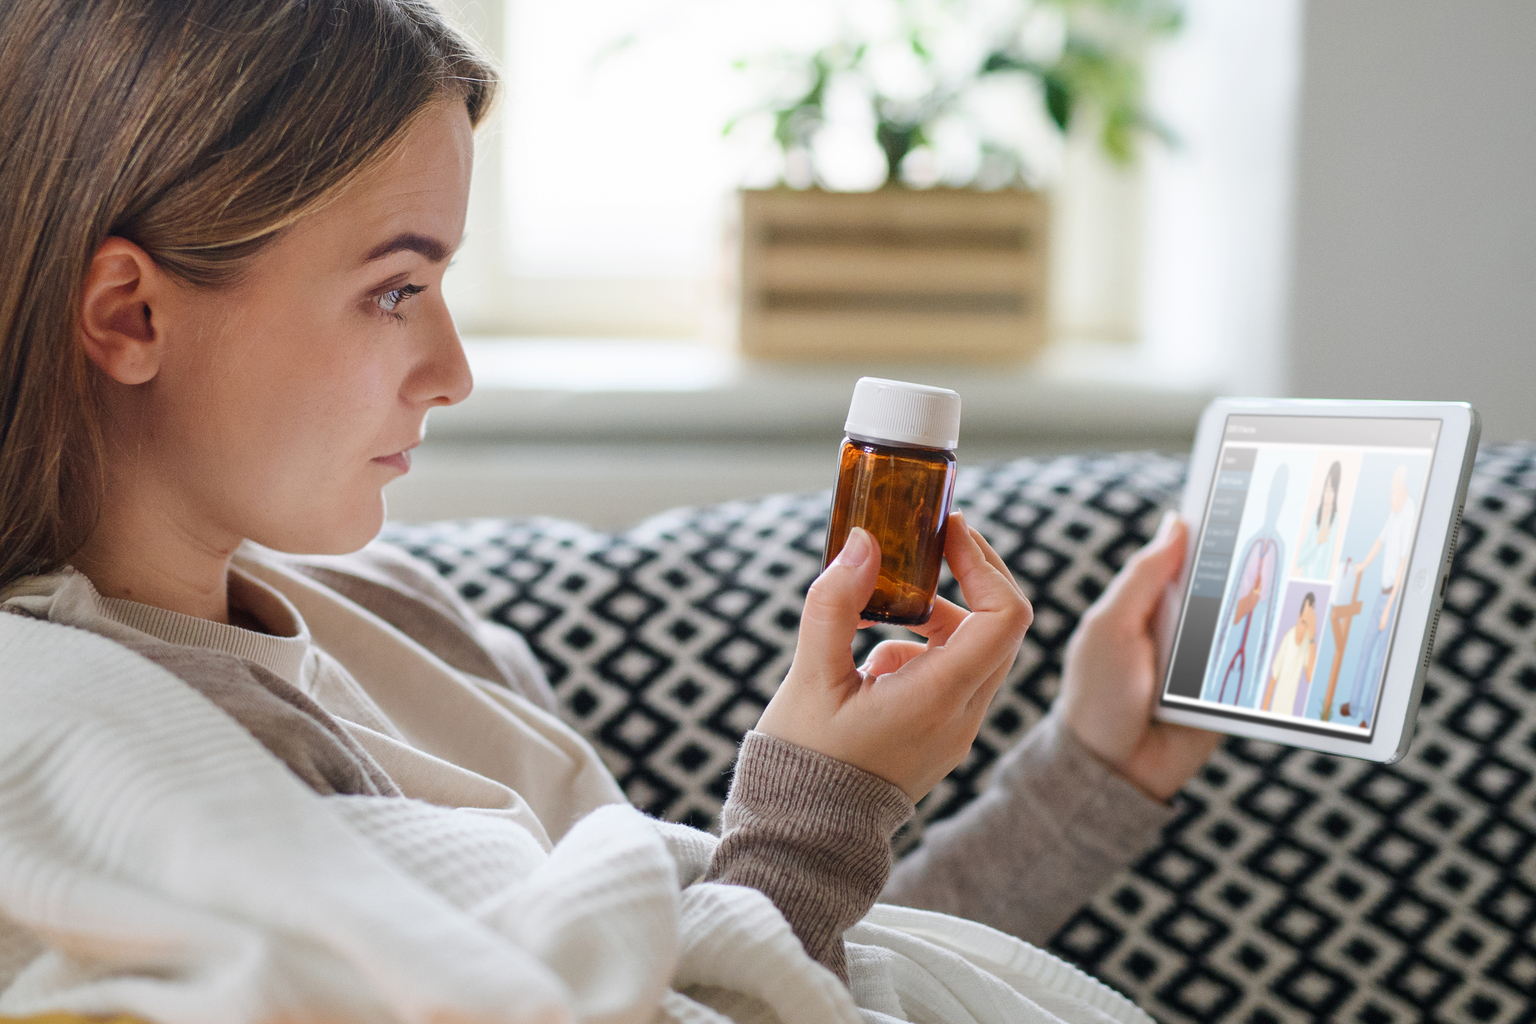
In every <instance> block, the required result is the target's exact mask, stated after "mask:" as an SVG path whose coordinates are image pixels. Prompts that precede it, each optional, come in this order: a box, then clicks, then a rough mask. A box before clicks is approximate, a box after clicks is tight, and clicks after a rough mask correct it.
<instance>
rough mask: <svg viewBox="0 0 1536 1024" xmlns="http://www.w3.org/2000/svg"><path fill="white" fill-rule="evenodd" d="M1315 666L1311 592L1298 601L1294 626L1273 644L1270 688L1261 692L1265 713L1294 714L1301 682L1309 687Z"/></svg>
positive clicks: (1314, 612)
mask: <svg viewBox="0 0 1536 1024" xmlns="http://www.w3.org/2000/svg"><path fill="white" fill-rule="evenodd" d="M1316 664H1317V595H1316V594H1315V593H1313V592H1311V591H1308V592H1307V595H1306V596H1305V597H1303V598H1302V599H1301V610H1300V611H1298V612H1297V613H1296V625H1295V626H1293V627H1292V628H1290V629H1288V630H1286V631H1285V633H1284V634H1283V635H1282V636H1281V637H1280V640H1279V642H1278V643H1277V644H1276V645H1275V663H1274V666H1273V667H1272V668H1271V669H1270V672H1269V685H1268V686H1267V687H1265V690H1264V702H1263V703H1262V704H1261V705H1260V706H1261V707H1262V708H1263V709H1264V710H1265V711H1278V712H1280V713H1281V714H1286V715H1292V714H1295V713H1296V706H1297V705H1298V704H1300V703H1301V701H1299V700H1298V699H1297V695H1298V694H1299V693H1301V692H1303V688H1302V685H1301V684H1302V681H1303V679H1305V681H1306V684H1307V686H1311V685H1312V669H1313V667H1314V666H1315V665H1316Z"/></svg>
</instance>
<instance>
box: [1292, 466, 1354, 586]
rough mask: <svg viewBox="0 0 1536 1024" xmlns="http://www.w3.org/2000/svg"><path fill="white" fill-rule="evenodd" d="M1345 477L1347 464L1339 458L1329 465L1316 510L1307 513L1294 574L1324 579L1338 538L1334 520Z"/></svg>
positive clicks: (1336, 516) (1313, 578) (1310, 578)
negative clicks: (1310, 513) (1341, 484)
mask: <svg viewBox="0 0 1536 1024" xmlns="http://www.w3.org/2000/svg"><path fill="white" fill-rule="evenodd" d="M1343 477H1344V467H1343V466H1342V465H1340V464H1339V463H1338V462H1334V464H1333V465H1331V466H1329V467H1328V476H1327V478H1326V479H1324V480H1323V493H1322V495H1321V496H1320V497H1319V498H1318V501H1317V511H1316V512H1315V513H1314V514H1313V515H1311V516H1309V517H1307V520H1306V522H1305V523H1304V524H1303V528H1302V532H1301V550H1299V551H1298V552H1297V553H1296V571H1295V572H1294V573H1293V575H1295V576H1300V577H1301V578H1302V579H1308V580H1325V579H1327V578H1328V569H1329V567H1330V566H1331V564H1332V562H1333V548H1334V544H1335V542H1337V540H1338V534H1337V533H1336V532H1334V528H1333V527H1334V520H1336V519H1337V518H1338V516H1339V484H1340V482H1341V481H1342V480H1343Z"/></svg>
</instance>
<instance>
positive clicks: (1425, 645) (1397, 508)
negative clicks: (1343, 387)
mask: <svg viewBox="0 0 1536 1024" xmlns="http://www.w3.org/2000/svg"><path fill="white" fill-rule="evenodd" d="M1478 434H1479V423H1478V417H1477V413H1476V412H1475V411H1474V410H1473V409H1472V407H1471V406H1469V405H1466V404H1464V403H1455V402H1346V401H1302V400H1282V399H1218V400H1217V401H1215V402H1213V403H1212V404H1211V405H1210V407H1209V408H1207V409H1206V410H1205V413H1204V414H1203V415H1202V416H1201V419H1200V427H1199V431H1198V432H1197V434H1196V437H1195V447H1194V451H1193V453H1192V455H1191V457H1190V466H1189V479H1188V483H1187V485H1186V487H1185V491H1184V501H1183V515H1184V518H1185V520H1186V521H1187V522H1188V523H1189V527H1190V546H1189V552H1188V554H1187V556H1186V561H1185V567H1184V575H1183V577H1182V579H1181V581H1180V583H1179V585H1178V586H1177V587H1176V588H1175V591H1176V593H1174V594H1171V595H1170V603H1169V604H1168V605H1167V606H1165V610H1166V611H1167V612H1168V613H1169V614H1167V615H1166V616H1165V619H1164V624H1163V629H1164V635H1163V640H1164V643H1163V645H1162V650H1163V651H1165V652H1168V660H1167V662H1166V665H1165V667H1164V672H1163V683H1162V689H1161V690H1160V692H1159V694H1158V703H1157V707H1156V709H1155V714H1156V715H1157V717H1159V718H1161V719H1165V720H1167V721H1171V722H1182V723H1185V724H1188V725H1197V726H1201V727H1203V728H1206V729H1214V730H1217V731H1219V732H1226V733H1233V734H1235V735H1239V736H1250V737H1254V738H1257V739H1264V740H1271V741H1275V742H1279V743H1286V744H1290V745H1292V746H1299V747H1308V748H1311V749H1314V750H1321V751H1325V752H1327V753H1331V754H1347V755H1349V756H1351V757H1360V758H1366V759H1368V760H1372V761H1381V762H1392V761H1396V760H1397V759H1398V758H1400V757H1402V756H1403V754H1404V753H1406V752H1407V749H1408V743H1409V741H1410V740H1411V739H1412V737H1413V723H1414V718H1415V715H1416V714H1417V712H1418V707H1419V694H1420V692H1421V691H1422V689H1423V685H1424V674H1425V671H1426V669H1427V668H1428V666H1429V656H1430V651H1431V647H1432V645H1433V643H1434V637H1435V626H1436V624H1437V623H1438V620H1439V611H1440V602H1441V600H1442V599H1443V597H1444V591H1445V584H1446V580H1447V574H1448V573H1449V571H1450V559H1451V552H1452V548H1453V546H1454V544H1455V534H1456V530H1457V527H1458V526H1459V524H1460V521H1461V508H1462V502H1463V501H1464V500H1465V498H1466V493H1467V480H1468V477H1469V476H1470V474H1471V470H1472V458H1473V456H1474V454H1475V453H1476V450H1477V440H1478Z"/></svg>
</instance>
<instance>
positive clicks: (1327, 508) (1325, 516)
mask: <svg viewBox="0 0 1536 1024" xmlns="http://www.w3.org/2000/svg"><path fill="white" fill-rule="evenodd" d="M1337 497H1338V495H1337V494H1335V493H1334V489H1333V483H1332V482H1331V481H1324V482H1323V501H1322V508H1321V511H1320V512H1319V516H1318V517H1319V518H1320V519H1321V520H1322V523H1321V525H1323V526H1327V525H1328V524H1329V523H1331V522H1333V503H1334V501H1335V500H1336V499H1337Z"/></svg>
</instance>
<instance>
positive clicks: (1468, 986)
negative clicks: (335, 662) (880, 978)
mask: <svg viewBox="0 0 1536 1024" xmlns="http://www.w3.org/2000/svg"><path fill="white" fill-rule="evenodd" d="M1183 471H1184V464H1183V462H1182V460H1179V459H1174V458H1169V457H1166V456H1159V455H1153V454H1145V453H1135V454H1122V455H1108V456H1083V457H1071V458H1060V459H1053V460H1043V461H1042V460H1020V461H1016V462H1009V463H1004V464H997V465H991V466H982V467H971V468H967V469H962V471H961V473H960V477H959V481H958V484H957V488H956V500H957V504H958V506H959V507H960V508H962V509H964V511H965V512H966V516H967V519H968V520H969V521H970V523H971V524H972V525H973V526H975V527H977V528H978V529H980V530H981V531H982V533H983V534H985V535H986V537H987V539H988V540H989V541H990V542H991V543H992V545H993V546H994V547H996V548H997V550H998V551H999V553H1001V554H1002V555H1003V557H1004V558H1005V559H1006V560H1007V562H1008V564H1009V566H1010V567H1011V568H1012V570H1013V571H1014V573H1015V574H1016V575H1017V576H1018V578H1019V580H1020V582H1021V583H1022V585H1023V586H1024V588H1025V592H1026V594H1027V595H1028V596H1029V597H1030V599H1031V601H1032V602H1033V603H1034V607H1035V623H1034V626H1033V627H1032V628H1031V629H1030V632H1029V635H1028V637H1027V638H1026V640H1025V642H1024V648H1023V650H1022V652H1021V654H1020V657H1019V660H1018V662H1017V664H1016V665H1015V666H1014V670H1013V673H1012V675H1011V676H1010V678H1009V680H1008V682H1007V683H1006V684H1005V685H1004V687H1003V689H1002V691H1000V693H999V694H998V697H997V699H996V701H995V702H994V704H993V707H992V709H991V711H990V713H989V715H988V717H987V720H986V722H985V724H984V726H983V728H982V731H981V735H980V736H979V737H978V738H977V741H976V743H975V745H974V747H973V749H972V751H971V755H970V757H968V758H967V759H966V761H965V762H964V763H962V764H961V765H960V766H959V767H958V768H957V769H955V771H954V772H953V773H951V774H950V776H949V777H948V778H947V779H946V780H944V782H943V783H941V784H940V785H939V787H938V788H936V789H935V790H934V792H933V793H931V794H930V795H929V796H928V797H927V798H926V799H925V800H924V801H923V802H922V804H921V805H920V806H919V815H918V818H917V820H916V821H914V822H913V824H912V825H910V826H908V828H907V829H906V830H904V832H903V833H902V834H901V835H900V836H898V843H899V844H900V845H901V846H902V847H903V848H907V847H910V846H911V845H912V844H914V843H916V842H918V841H919V840H920V838H921V833H922V829H923V827H924V825H925V824H927V823H931V822H933V821H936V820H939V819H941V818H943V817H945V816H947V815H950V814H953V813H954V812H955V811H956V810H958V809H959V808H960V807H962V806H964V804H965V803H966V802H967V801H968V800H970V799H971V798H972V797H974V795H975V794H976V792H977V791H978V788H979V787H980V786H981V784H982V783H983V781H984V780H985V777H986V774H987V772H988V770H989V769H990V768H991V766H992V765H993V763H994V762H995V761H996V759H997V757H998V756H999V754H1000V753H1001V752H1002V751H1004V750H1006V749H1007V747H1008V746H1009V745H1010V744H1011V743H1013V742H1014V741H1016V740H1017V739H1018V738H1019V737H1020V736H1022V735H1023V734H1024V732H1025V731H1027V730H1028V729H1029V728H1030V726H1032V725H1033V724H1034V723H1035V722H1036V721H1038V720H1039V718H1040V717H1041V716H1042V715H1043V714H1044V712H1045V710H1046V708H1048V707H1049V705H1050V703H1051V701H1052V700H1053V699H1054V697H1055V696H1056V693H1057V689H1058V686H1059V683H1060V674H1061V657H1062V654H1063V652H1064V649H1065V646H1066V641H1067V638H1068V637H1069V636H1070V635H1071V632H1072V629H1073V627H1074V626H1075V625H1076V623H1077V619H1078V617H1079V616H1080V615H1081V614H1082V612H1083V610H1084V609H1085V608H1086V607H1087V606H1088V604H1089V603H1091V602H1092V601H1093V599H1094V598H1096V597H1097V596H1098V595H1099V594H1100V593H1101V592H1102V591H1103V589H1104V587H1105V585H1106V584H1107V583H1108V581H1109V579H1110V577H1111V576H1113V575H1114V572H1115V571H1116V570H1117V569H1118V568H1119V566H1120V565H1121V564H1123V563H1124V561H1125V559H1126V558H1127V557H1128V556H1129V555H1130V553H1131V552H1133V551H1134V550H1135V549H1136V548H1137V547H1139V546H1140V545H1141V544H1143V543H1145V541H1146V540H1147V539H1148V538H1149V537H1150V535H1151V533H1152V532H1153V531H1154V530H1155V528H1156V526H1157V522H1158V520H1159V518H1160V516H1161V514H1162V511H1163V509H1165V508H1167V507H1169V506H1171V505H1174V504H1176V502H1177V498H1178V494H1179V491H1180V488H1181V487H1182V482H1183ZM829 502H830V499H829V495H828V494H827V493H825V492H822V493H815V494H803V495H787V496H784V495H781V496H773V497H767V498H762V499H759V500H753V501H741V502H732V503H728V504H724V505H719V506H714V507H711V508H703V509H680V510H677V511H674V512H670V513H666V514H663V515H661V516H658V517H655V518H652V519H650V520H647V521H645V522H643V523H641V524H639V525H638V526H636V527H634V528H632V529H630V530H626V531H623V532H619V533H600V532H596V531H592V530H589V529H587V528H585V527H582V526H579V525H576V524H573V523H569V522H564V521H559V520H552V519H525V520H477V521H465V522H455V523H429V524H419V525H410V526H406V525H392V526H391V527H390V528H389V529H388V530H387V531H386V539H389V540H393V541H394V542H396V543H398V544H401V545H402V546H404V547H406V548H407V549H408V550H410V551H412V552H413V553H415V554H416V555H418V556H420V557H422V558H424V559H426V560H427V561H429V562H431V563H432V564H433V565H434V566H435V567H436V568H437V569H438V571H439V572H441V573H442V574H443V576H445V577H446V578H447V579H448V580H450V581H451V582H452V583H453V584H454V585H455V586H457V587H458V589H459V591H460V592H461V593H462V594H463V595H464V596H465V597H466V598H467V599H468V600H469V601H470V603H471V604H472V605H473V606H474V607H476V608H477V609H478V610H479V611H480V612H481V613H483V614H485V615H487V616H489V617H491V618H492V619H495V620H496V621H499V622H502V623H504V624H506V625H508V626H511V627H512V628H513V629H516V630H517V631H518V632H519V633H521V634H522V635H523V636H524V637H525V638H526V639H527V641H528V643H529V645H530V647H531V648H532V649H533V651H534V653H535V654H536V655H537V657H538V659H539V661H540V662H541V663H542V664H543V666H544V669H545V671H546V673H547V674H548V675H549V678H550V681H551V683H552V684H553V686H554V687H555V692H556V695H557V697H558V699H559V701H560V706H561V710H562V713H563V714H564V715H565V717H566V718H567V720H568V721H569V722H570V723H571V724H572V725H573V726H574V727H575V728H577V729H578V730H579V731H581V732H582V734H583V735H585V736H586V737H587V738H588V739H589V740H590V741H591V742H592V743H593V744H594V745H595V746H596V748H597V749H598V751H599V752H600V754H601V755H602V757H603V758H604V760H605V761H606V763H607V764H608V766H609V768H610V769H612V771H613V772H614V775H615V776H616V777H617V778H618V780H619V782H620V784H621V785H622V786H623V787H624V790H625V792H626V793H627V794H628V795H629V797H630V799H631V800H632V801H634V802H635V803H636V804H637V805H638V806H640V807H641V808H643V809H644V810H646V811H648V812H650V813H652V814H656V815H659V816H663V817H667V818H671V819H674V820H680V821H686V822H689V823H691V824H694V825H697V826H700V827H704V828H710V827H713V826H714V824H715V820H716V817H717V815H718V813H719V809H720V805H721V802H722V801H723V800H724V797H725V794H726V789H727V787H728V785H729V779H730V769H731V765H732V762H733V759H734V757H735V752H736V746H737V744H738V743H739V742H740V739H741V737H742V735H743V734H744V732H745V731H746V730H747V729H750V728H751V727H752V725H753V724H754V723H755V722H756V720H757V716H758V714H759V713H760V712H761V710H762V708H763V706H764V705H765V704H766V703H767V701H768V699H769V698H770V697H771V696H772V694H773V690H774V688H775V686H777V684H778V682H779V680H780V679H781V678H782V677H783V675H784V672H785V671H786V670H787V668H788V666H789V661H790V658H791V656H792V654H793V649H794V638H795V630H796V627H797V625H798V621H799V612H800V608H801V604H802V602H803V598H804V593H805V590H806V588H807V586H809V584H810V582H811V580H812V579H814V578H815V575H816V572H817V571H818V569H819V567H820V561H821V547H822V538H823V535H824V531H825V526H826V513H827V510H828V506H829ZM941 592H942V593H944V594H945V595H946V596H948V597H950V598H952V599H954V598H957V597H958V595H957V594H956V592H955V587H954V583H953V581H952V580H951V579H949V578H948V577H947V576H946V577H945V578H944V580H943V582H942V583H941ZM896 635H902V631H901V630H899V629H895V628H875V629H870V630H866V631H865V632H864V634H861V638H860V641H859V642H860V646H861V650H860V651H859V652H858V653H859V654H860V655H862V653H863V650H867V649H868V647H871V646H873V644H874V643H876V642H877V641H878V640H879V639H881V638H883V637H885V636H896ZM1533 775H1536V449H1533V448H1531V447H1521V446H1509V447H1502V448H1488V449H1485V450H1484V451H1483V452H1482V453H1481V454H1480V456H1479V460H1478V464H1477V468H1476V470H1475V473H1474V476H1473V482H1472V487H1471V491H1470V493H1469V495H1468V499H1467V506H1466V513H1465V517H1464V519H1463V523H1462V527H1461V535H1460V544H1459V547H1458V550H1457V554H1456V559H1455V563H1454V568H1453V572H1452V576H1451V581H1450V584H1449V587H1448V589H1447V592H1446V601H1445V611H1444V614H1443V616H1442V621H1441V623H1440V625H1439V630H1438V637H1437V641H1436V644H1435V648H1434V651H1433V653H1432V661H1431V665H1430V670H1429V679H1428V682H1427V684H1426V687H1425V692H1424V701H1423V708H1422V710H1421V712H1420V716H1419V724H1418V731H1417V735H1416V737H1415V739H1414V741H1413V745H1412V748H1411V749H1410V751H1409V753H1408V756H1407V757H1406V758H1405V759H1404V760H1403V761H1402V762H1400V763H1399V764H1396V765H1391V766H1380V765H1373V764H1369V763H1366V762H1361V761H1355V760H1351V759H1348V758H1340V757H1333V756H1328V755H1322V754H1315V753H1312V752H1309V751H1304V750H1297V749H1293V748H1289V747H1283V746H1276V745H1272V744H1267V743H1259V742H1255V741H1249V740H1241V739H1236V738H1233V739H1229V740H1228V741H1227V742H1226V743H1225V744H1224V745H1223V746H1222V748H1221V749H1220V750H1219V751H1218V752H1217V753H1216V755H1215V756H1214V757H1213V758H1212V759H1211V761H1210V763H1209V764H1208V765H1207V766H1206V767H1205V769H1204V770H1203V771H1202V772H1201V773H1200V774H1199V775H1198V776H1197V777H1196V778H1195V779H1194V780H1193V781H1192V782H1191V783H1190V784H1189V785H1188V786H1187V787H1186V788H1185V790H1184V792H1183V793H1182V794H1181V795H1180V796H1179V798H1178V806H1179V811H1180V813H1179V814H1178V815H1177V817H1176V818H1175V819H1174V820H1173V821H1172V822H1171V823H1170V825H1169V826H1168V827H1167V829H1166V830H1165V831H1164V834H1163V836H1162V841H1161V843H1160V844H1159V845H1158V846H1157V847H1156V848H1155V849H1152V850H1150V851H1148V852H1147V854H1146V855H1145V856H1144V857H1143V858H1142V859H1141V860H1140V861H1139V862H1137V863H1136V864H1135V865H1133V866H1132V867H1130V868H1128V869H1127V870H1126V871H1124V872H1122V873H1121V875H1120V876H1119V877H1118V878H1116V879H1115V880H1114V881H1113V882H1111V883H1110V884H1109V885H1107V886H1106V887H1105V888H1104V889H1103V891H1101V892H1100V893H1098V894H1096V895H1095V896H1094V897H1093V899H1091V900H1090V901H1089V902H1088V904H1087V905H1085V906H1084V907H1083V908H1082V909H1081V910H1080V911H1079V912H1078V914H1077V915H1076V916H1075V917H1073V918H1072V919H1071V920H1070V921H1068V923H1067V924H1066V925H1065V926H1063V928H1062V929H1061V931H1060V932H1058V934H1057V935H1056V936H1055V937H1054V938H1053V940H1052V942H1051V948H1052V950H1053V951H1054V952H1056V953H1058V954H1060V955H1062V956H1064V957H1066V958H1067V959H1070V960H1072V961H1074V962H1076V963H1078V964H1079V965H1081V966H1082V967H1083V968H1085V969H1086V970H1088V971H1090V972H1091V973H1093V974H1095V975H1097V976H1099V977H1101V978H1103V979H1104V980H1105V981H1107V982H1108V983H1110V984H1111V985H1114V986H1115V987H1116V988H1118V989H1119V990H1120V991H1122V992H1125V993H1126V994H1127V995H1129V996H1130V997H1131V998H1133V999H1135V1000H1136V1001H1137V1002H1138V1003H1139V1004H1140V1005H1141V1006H1142V1007H1143V1008H1145V1009H1146V1010H1147V1011H1148V1012H1149V1013H1151V1014H1153V1015H1154V1016H1155V1017H1157V1018H1158V1019H1159V1020H1160V1021H1164V1022H1166V1024H1175V1022H1181V1024H1182V1022H1191V1024H1192V1022H1196V1021H1199V1022H1233V1024H1275V1022H1292V1021H1298V1022H1299V1021H1311V1020H1329V1021H1359V1022H1362V1024H1387V1022H1391V1021H1419V1020H1428V1021H1456V1022H1463V1021H1476V1022H1482V1021H1488V1022H1499V1024H1514V1022H1527V1024H1531V1022H1536V1009H1533V1008H1532V1007H1533V1006H1536V860H1533V859H1532V857H1531V853H1532V850H1533V849H1536V790H1533V789H1532V786H1531V780H1532V778H1533Z"/></svg>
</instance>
